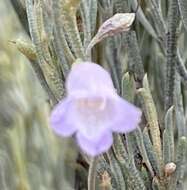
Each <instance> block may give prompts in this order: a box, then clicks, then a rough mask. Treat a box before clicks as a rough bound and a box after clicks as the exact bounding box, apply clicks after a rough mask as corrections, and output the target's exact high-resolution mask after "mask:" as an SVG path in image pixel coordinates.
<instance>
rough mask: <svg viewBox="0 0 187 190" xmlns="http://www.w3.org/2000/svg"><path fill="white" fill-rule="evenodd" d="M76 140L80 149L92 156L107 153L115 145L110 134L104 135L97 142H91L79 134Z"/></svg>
mask: <svg viewBox="0 0 187 190" xmlns="http://www.w3.org/2000/svg"><path fill="white" fill-rule="evenodd" d="M76 139H77V143H78V144H79V146H80V148H81V149H82V150H83V151H84V152H85V153H87V154H88V155H90V156H96V155H99V154H102V153H103V152H106V151H107V150H108V149H109V148H110V147H111V146H112V143H113V139H112V133H110V132H107V133H104V134H103V135H102V136H101V138H100V139H98V140H97V141H94V140H92V141H90V139H87V138H85V137H84V136H83V135H82V134H81V133H77V135H76Z"/></svg>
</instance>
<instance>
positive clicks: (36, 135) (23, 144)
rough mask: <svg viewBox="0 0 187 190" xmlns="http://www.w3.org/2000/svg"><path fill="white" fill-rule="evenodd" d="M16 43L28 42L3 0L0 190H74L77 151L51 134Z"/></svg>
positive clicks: (40, 95)
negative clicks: (15, 41)
mask: <svg viewBox="0 0 187 190" xmlns="http://www.w3.org/2000/svg"><path fill="white" fill-rule="evenodd" d="M18 38H22V39H25V40H29V38H28V35H27V34H26V33H25V31H24V29H23V28H22V26H21V24H20V22H19V20H18V17H17V15H16V14H15V12H14V9H13V7H12V6H11V4H10V2H9V1H6V0H1V1H0V189H1V190H29V189H31V190H36V189H37V190H45V189H50V190H53V189H56V190H58V189H59V190H60V189H65V190H68V189H74V188H73V187H74V175H75V174H74V173H75V172H74V171H75V168H78V170H79V166H77V165H76V164H75V158H76V154H77V153H76V150H75V148H74V147H75V146H74V145H73V144H72V142H71V139H69V140H67V139H63V140H61V139H59V138H58V137H56V136H54V135H53V133H52V131H51V130H50V128H49V126H48V118H49V110H50V108H49V104H48V99H47V96H46V94H45V93H44V91H43V89H42V88H41V86H40V84H39V82H38V81H37V79H36V76H35V74H34V72H33V70H32V68H31V66H30V63H29V61H28V60H27V59H26V58H25V57H24V56H23V55H22V54H21V53H20V52H19V51H18V50H17V48H16V46H15V44H14V43H12V42H11V41H14V40H15V39H18ZM67 144H68V146H67ZM71 144H72V145H71ZM80 169H81V168H80Z"/></svg>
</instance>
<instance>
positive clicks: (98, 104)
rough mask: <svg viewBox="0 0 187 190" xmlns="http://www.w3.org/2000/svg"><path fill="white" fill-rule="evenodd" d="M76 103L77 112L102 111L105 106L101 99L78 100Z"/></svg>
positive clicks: (103, 100)
mask: <svg viewBox="0 0 187 190" xmlns="http://www.w3.org/2000/svg"><path fill="white" fill-rule="evenodd" d="M76 103H77V107H78V109H79V110H82V109H84V110H87V111H88V110H90V111H92V112H95V111H101V110H103V109H104V108H105V104H106V102H105V99H103V98H94V99H90V98H80V99H78V100H77V102H76Z"/></svg>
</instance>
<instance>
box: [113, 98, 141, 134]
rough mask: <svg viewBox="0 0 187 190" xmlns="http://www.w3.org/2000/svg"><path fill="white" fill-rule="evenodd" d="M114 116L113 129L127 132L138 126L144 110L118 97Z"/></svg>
mask: <svg viewBox="0 0 187 190" xmlns="http://www.w3.org/2000/svg"><path fill="white" fill-rule="evenodd" d="M113 111H114V118H113V119H112V120H111V122H112V126H111V129H112V130H113V131H114V132H119V133H127V132H131V131H133V130H134V129H136V128H137V127H138V124H139V122H140V121H141V115H142V112H141V110H140V109H139V108H137V107H136V106H134V105H133V104H131V103H129V102H127V101H126V100H124V99H122V98H120V97H118V98H116V100H115V103H114V110H113Z"/></svg>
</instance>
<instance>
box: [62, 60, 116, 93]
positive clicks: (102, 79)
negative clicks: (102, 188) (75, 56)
mask: <svg viewBox="0 0 187 190" xmlns="http://www.w3.org/2000/svg"><path fill="white" fill-rule="evenodd" d="M66 88H67V91H68V95H72V94H74V95H77V94H79V95H80V94H81V93H85V95H87V93H88V94H92V95H98V93H99V94H100V95H101V96H102V95H107V94H108V91H115V89H114V86H113V83H112V79H111V77H110V75H109V73H108V72H107V71H106V70H105V69H103V68H102V67H101V66H99V65H98V64H95V63H90V62H83V63H77V64H75V65H73V67H72V69H71V72H70V74H69V75H68V78H67V83H66Z"/></svg>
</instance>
